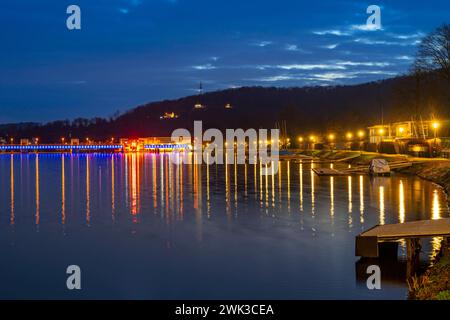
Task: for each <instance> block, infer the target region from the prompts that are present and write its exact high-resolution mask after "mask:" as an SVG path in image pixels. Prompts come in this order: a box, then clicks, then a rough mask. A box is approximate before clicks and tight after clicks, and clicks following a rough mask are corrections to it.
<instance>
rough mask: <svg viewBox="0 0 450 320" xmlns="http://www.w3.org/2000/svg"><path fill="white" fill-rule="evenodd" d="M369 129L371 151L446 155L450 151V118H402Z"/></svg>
mask: <svg viewBox="0 0 450 320" xmlns="http://www.w3.org/2000/svg"><path fill="white" fill-rule="evenodd" d="M368 129H369V145H368V148H369V150H371V151H379V152H385V153H409V154H412V155H416V156H439V154H440V155H442V156H447V155H448V153H449V152H450V151H449V150H450V120H424V121H402V122H394V123H389V124H378V125H374V126H371V127H369V128H368Z"/></svg>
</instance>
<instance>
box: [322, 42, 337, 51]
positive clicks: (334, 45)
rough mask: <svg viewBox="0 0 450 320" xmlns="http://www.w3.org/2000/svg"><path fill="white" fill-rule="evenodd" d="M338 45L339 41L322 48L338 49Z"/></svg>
mask: <svg viewBox="0 0 450 320" xmlns="http://www.w3.org/2000/svg"><path fill="white" fill-rule="evenodd" d="M337 46H339V43H333V44H328V45H324V46H322V47H321V48H324V49H330V50H332V49H336V48H337Z"/></svg>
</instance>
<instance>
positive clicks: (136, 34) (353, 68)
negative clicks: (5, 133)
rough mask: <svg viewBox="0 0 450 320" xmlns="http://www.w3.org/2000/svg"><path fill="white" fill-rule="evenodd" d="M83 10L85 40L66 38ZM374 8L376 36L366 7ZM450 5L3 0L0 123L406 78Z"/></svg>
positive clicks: (409, 0) (404, 0)
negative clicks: (225, 92) (233, 92)
mask: <svg viewBox="0 0 450 320" xmlns="http://www.w3.org/2000/svg"><path fill="white" fill-rule="evenodd" d="M70 4H76V5H79V6H80V7H81V12H82V29H81V30H75V31H69V30H68V29H67V28H66V19H67V17H68V15H67V14H66V8H67V6H68V5H70ZM371 4H376V5H379V6H380V7H381V20H382V29H381V30H376V31H374V30H367V28H366V20H367V17H368V16H369V15H368V14H367V13H366V8H367V7H368V6H369V5H371ZM449 17H450V1H448V0H442V1H423V0H392V1H373V2H366V1H336V0H319V1H313V0H309V1H303V0H277V1H274V0H258V1H253V0H220V1H219V0H217V1H216V0H72V1H63V0H52V1H50V0H39V1H36V0H25V1H24V0H2V1H1V4H0V48H1V50H0V110H1V112H0V123H7V122H18V121H50V120H56V119H73V118H75V117H79V116H81V117H92V116H102V117H107V116H110V115H112V114H114V113H115V112H116V111H117V110H120V111H124V110H127V109H129V108H131V107H134V106H136V105H138V104H141V103H146V102H151V101H157V100H162V99H168V98H178V97H183V96H187V95H192V94H196V93H197V89H198V85H199V82H200V81H201V82H203V85H204V89H205V91H213V90H220V89H226V88H232V87H239V86H253V85H261V86H280V87H281V86H283V87H284V86H304V85H336V84H355V83H362V82H367V81H371V80H377V79H383V78H388V77H392V76H395V75H397V74H402V73H405V72H406V71H407V70H408V68H409V66H410V64H411V62H412V59H413V58H414V54H415V52H416V49H417V44H418V41H419V40H420V38H421V37H422V36H423V35H424V34H426V33H428V32H430V31H432V30H433V29H435V28H436V27H437V26H439V25H440V24H442V23H444V22H450V21H449Z"/></svg>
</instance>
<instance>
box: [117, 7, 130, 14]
mask: <svg viewBox="0 0 450 320" xmlns="http://www.w3.org/2000/svg"><path fill="white" fill-rule="evenodd" d="M117 10H119V12H120V13H122V14H128V13H129V12H130V10H129V9H127V8H118V9H117Z"/></svg>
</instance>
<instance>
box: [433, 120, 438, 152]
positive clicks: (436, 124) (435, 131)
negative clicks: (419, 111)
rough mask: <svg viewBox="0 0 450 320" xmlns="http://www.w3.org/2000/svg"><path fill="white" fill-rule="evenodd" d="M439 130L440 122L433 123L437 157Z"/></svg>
mask: <svg viewBox="0 0 450 320" xmlns="http://www.w3.org/2000/svg"><path fill="white" fill-rule="evenodd" d="M438 128H439V123H438V122H433V130H434V152H435V154H436V155H437V130H438Z"/></svg>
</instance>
